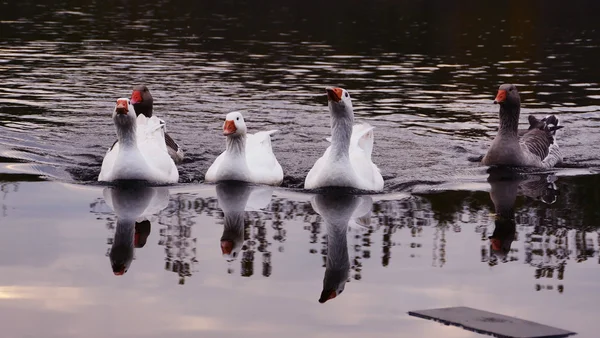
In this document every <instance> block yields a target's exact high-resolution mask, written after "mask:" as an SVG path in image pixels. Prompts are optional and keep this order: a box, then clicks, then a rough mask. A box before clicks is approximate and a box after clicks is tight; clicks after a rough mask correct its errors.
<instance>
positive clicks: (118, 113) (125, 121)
mask: <svg viewBox="0 0 600 338" xmlns="http://www.w3.org/2000/svg"><path fill="white" fill-rule="evenodd" d="M136 117H137V115H136V114H135V109H134V108H133V105H132V104H131V101H130V100H129V99H127V98H120V99H117V105H116V106H115V110H114V111H113V120H114V121H115V125H116V126H117V128H118V129H130V128H132V126H135V123H136Z"/></svg>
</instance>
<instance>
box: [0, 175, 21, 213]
mask: <svg viewBox="0 0 600 338" xmlns="http://www.w3.org/2000/svg"><path fill="white" fill-rule="evenodd" d="M11 191H12V192H15V193H16V192H17V191H19V183H17V182H5V183H0V193H1V194H2V199H1V200H0V217H6V216H7V214H8V207H7V206H6V204H5V203H4V201H5V200H6V196H7V195H8V193H9V192H11Z"/></svg>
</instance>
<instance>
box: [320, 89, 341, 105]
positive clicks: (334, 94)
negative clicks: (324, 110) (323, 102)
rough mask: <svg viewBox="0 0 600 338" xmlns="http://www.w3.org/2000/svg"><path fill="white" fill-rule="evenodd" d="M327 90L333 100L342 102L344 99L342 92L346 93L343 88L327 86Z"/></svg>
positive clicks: (328, 95)
mask: <svg viewBox="0 0 600 338" xmlns="http://www.w3.org/2000/svg"><path fill="white" fill-rule="evenodd" d="M325 90H326V91H327V99H328V100H330V101H333V102H340V101H341V100H342V94H343V93H344V92H343V91H342V88H332V87H327V88H325Z"/></svg>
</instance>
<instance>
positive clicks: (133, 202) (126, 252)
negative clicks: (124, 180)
mask: <svg viewBox="0 0 600 338" xmlns="http://www.w3.org/2000/svg"><path fill="white" fill-rule="evenodd" d="M103 195H104V200H105V201H106V204H107V205H108V206H109V207H110V208H111V209H113V210H114V212H115V214H116V216H117V226H116V230H115V237H114V240H113V243H112V246H111V248H110V252H109V254H108V256H109V259H110V265H111V267H112V270H113V272H114V274H115V275H117V276H120V275H123V274H124V273H125V272H127V270H129V266H130V265H131V261H132V260H133V253H134V248H141V247H143V246H144V245H145V244H146V240H147V238H148V235H150V228H151V224H150V219H149V217H150V216H151V215H154V214H156V213H158V212H159V211H161V210H163V209H165V208H166V207H167V206H168V204H169V189H167V188H166V187H147V186H141V185H135V184H128V185H120V186H113V187H108V188H105V189H104V191H103Z"/></svg>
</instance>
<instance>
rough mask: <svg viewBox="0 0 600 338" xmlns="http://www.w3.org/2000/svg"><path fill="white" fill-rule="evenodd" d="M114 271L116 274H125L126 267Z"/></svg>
mask: <svg viewBox="0 0 600 338" xmlns="http://www.w3.org/2000/svg"><path fill="white" fill-rule="evenodd" d="M114 273H115V276H123V275H124V274H125V268H122V269H121V270H118V271H115V272H114Z"/></svg>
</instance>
